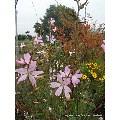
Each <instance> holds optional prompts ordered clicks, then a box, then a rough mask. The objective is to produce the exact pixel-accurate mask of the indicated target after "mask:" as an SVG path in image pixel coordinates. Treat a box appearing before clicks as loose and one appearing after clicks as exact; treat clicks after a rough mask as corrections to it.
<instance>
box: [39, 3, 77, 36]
mask: <svg viewBox="0 0 120 120" xmlns="http://www.w3.org/2000/svg"><path fill="white" fill-rule="evenodd" d="M61 15H64V17H65V18H69V19H73V20H75V19H77V15H76V12H75V10H73V9H71V8H68V7H66V6H64V5H58V6H55V5H50V8H48V9H47V10H46V14H45V16H44V17H43V19H41V21H42V28H43V30H44V35H49V32H50V29H49V20H50V18H54V19H55V25H56V26H57V27H58V28H60V27H63V20H62V19H61Z"/></svg>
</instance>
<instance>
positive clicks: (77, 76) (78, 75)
mask: <svg viewBox="0 0 120 120" xmlns="http://www.w3.org/2000/svg"><path fill="white" fill-rule="evenodd" d="M82 75H83V74H75V76H76V78H81V77H82Z"/></svg>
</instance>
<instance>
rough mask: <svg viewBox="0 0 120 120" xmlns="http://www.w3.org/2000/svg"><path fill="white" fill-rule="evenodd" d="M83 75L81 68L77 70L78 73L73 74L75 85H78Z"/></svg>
mask: <svg viewBox="0 0 120 120" xmlns="http://www.w3.org/2000/svg"><path fill="white" fill-rule="evenodd" d="M81 77H82V74H81V73H80V71H79V70H77V71H76V73H75V74H74V75H72V79H71V81H72V84H73V85H74V87H76V85H77V84H78V83H79V82H80V80H79V78H81Z"/></svg>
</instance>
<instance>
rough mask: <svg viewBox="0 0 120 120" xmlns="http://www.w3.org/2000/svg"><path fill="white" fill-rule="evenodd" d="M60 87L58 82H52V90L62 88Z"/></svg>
mask: <svg viewBox="0 0 120 120" xmlns="http://www.w3.org/2000/svg"><path fill="white" fill-rule="evenodd" d="M60 85H61V84H60V83H57V82H51V83H50V87H51V88H56V87H60Z"/></svg>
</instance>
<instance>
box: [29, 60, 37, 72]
mask: <svg viewBox="0 0 120 120" xmlns="http://www.w3.org/2000/svg"><path fill="white" fill-rule="evenodd" d="M34 70H36V61H32V60H31V62H30V64H29V69H28V71H29V72H32V71H34Z"/></svg>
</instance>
